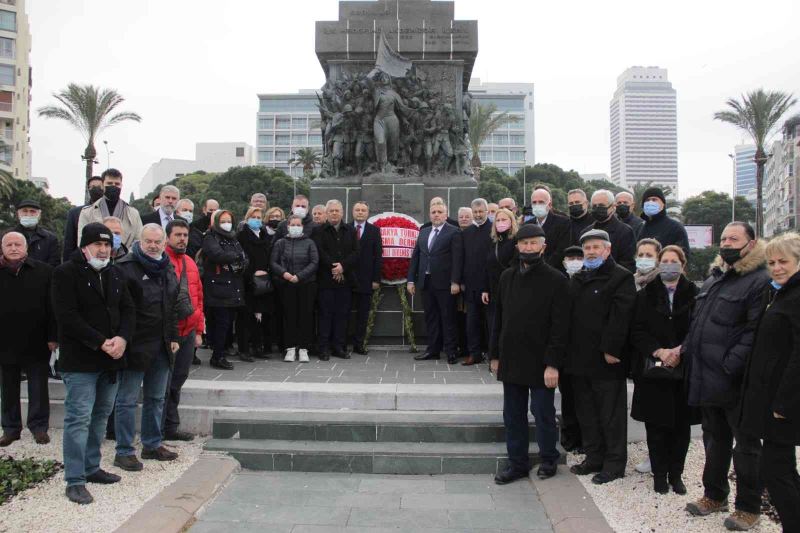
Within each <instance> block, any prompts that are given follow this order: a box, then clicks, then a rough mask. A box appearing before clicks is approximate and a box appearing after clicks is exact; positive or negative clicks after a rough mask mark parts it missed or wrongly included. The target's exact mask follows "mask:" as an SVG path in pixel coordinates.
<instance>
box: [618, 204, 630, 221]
mask: <svg viewBox="0 0 800 533" xmlns="http://www.w3.org/2000/svg"><path fill="white" fill-rule="evenodd" d="M630 214H631V206H629V205H625V204H620V205H618V206H617V216H618V217H619V218H628V215H630Z"/></svg>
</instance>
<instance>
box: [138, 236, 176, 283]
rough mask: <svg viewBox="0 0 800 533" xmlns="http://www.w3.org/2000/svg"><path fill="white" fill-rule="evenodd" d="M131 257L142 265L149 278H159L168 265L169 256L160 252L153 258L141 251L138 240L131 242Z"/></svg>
mask: <svg viewBox="0 0 800 533" xmlns="http://www.w3.org/2000/svg"><path fill="white" fill-rule="evenodd" d="M133 257H135V258H136V260H137V261H139V264H140V265H142V268H143V269H144V271H145V273H146V274H147V275H148V276H149V277H151V278H160V277H161V276H163V275H164V272H166V271H167V266H168V265H169V256H168V255H167V254H161V257H160V258H159V259H153V258H152V257H150V256H149V255H147V254H146V253H144V252H143V251H142V247H141V246H140V245H139V241H136V242H135V243H133Z"/></svg>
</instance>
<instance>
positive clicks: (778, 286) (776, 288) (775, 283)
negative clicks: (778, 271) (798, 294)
mask: <svg viewBox="0 0 800 533" xmlns="http://www.w3.org/2000/svg"><path fill="white" fill-rule="evenodd" d="M770 285H772V288H773V289H775V290H776V291H779V290H781V287H783V285H781V284H780V283H778V282H777V281H775V280H774V279H773V280H772V281H770Z"/></svg>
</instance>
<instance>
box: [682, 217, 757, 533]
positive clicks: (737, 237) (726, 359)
mask: <svg viewBox="0 0 800 533" xmlns="http://www.w3.org/2000/svg"><path fill="white" fill-rule="evenodd" d="M769 281H770V278H769V274H768V273H767V270H766V268H765V252H764V244H763V243H762V242H761V241H758V240H756V238H755V231H753V228H752V226H750V224H747V223H746V222H731V223H730V224H728V225H727V226H726V227H725V229H724V230H723V232H722V237H721V238H720V250H719V256H717V258H716V259H715V260H714V263H713V264H712V268H711V275H710V276H709V277H708V279H707V280H706V281H705V283H703V286H702V287H701V288H700V292H699V294H698V295H697V298H696V300H695V307H694V311H693V312H692V320H691V324H690V326H689V332H688V333H687V335H686V338H685V339H684V342H683V345H682V349H681V358H682V359H684V360H686V361H688V363H689V376H688V381H689V385H688V387H689V405H693V406H697V407H700V409H701V412H702V417H703V441H704V442H705V447H706V462H705V467H704V469H703V486H704V488H705V490H704V494H703V497H702V498H700V499H699V500H697V501H696V502H692V503H690V504H688V505H687V506H686V510H687V511H688V512H689V513H691V514H693V515H696V516H705V515H708V514H711V513H715V512H721V511H727V510H728V493H729V492H730V488H729V485H728V470H729V468H730V462H731V456H733V469H734V471H735V472H736V513H734V514H741V515H742V517H743V518H745V519H746V521H748V522H752V523H754V522H755V521H757V520H758V515H759V513H760V510H761V485H760V480H759V471H758V461H759V455H760V453H761V441H760V440H759V439H758V438H754V437H751V436H749V435H747V434H743V433H741V432H740V431H739V402H740V400H741V394H740V389H741V384H742V378H743V376H744V371H745V368H746V367H747V361H748V359H749V357H750V353H751V351H752V348H753V341H754V338H755V332H756V328H757V326H758V320H759V317H760V316H761V310H762V306H763V304H762V299H761V295H762V293H763V292H764V290H765V289H766V286H767V284H768V283H769ZM734 439H735V441H736V447H733V441H734Z"/></svg>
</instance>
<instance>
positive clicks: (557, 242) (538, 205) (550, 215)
mask: <svg viewBox="0 0 800 533" xmlns="http://www.w3.org/2000/svg"><path fill="white" fill-rule="evenodd" d="M531 212H532V213H533V218H532V219H531V220H529V221H528V222H526V224H538V225H540V226H541V227H542V229H543V230H544V234H545V238H546V240H547V248H545V250H544V261H545V263H547V264H548V265H550V266H551V267H553V268H555V269H556V270H558V271H560V272H564V250H566V249H567V247H568V246H569V245H570V240H571V236H570V229H571V228H570V223H569V218H567V217H565V216H564V215H559V214H558V213H554V212H553V199H552V197H551V196H550V192H548V191H547V189H536V190H534V191H533V193H531Z"/></svg>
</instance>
